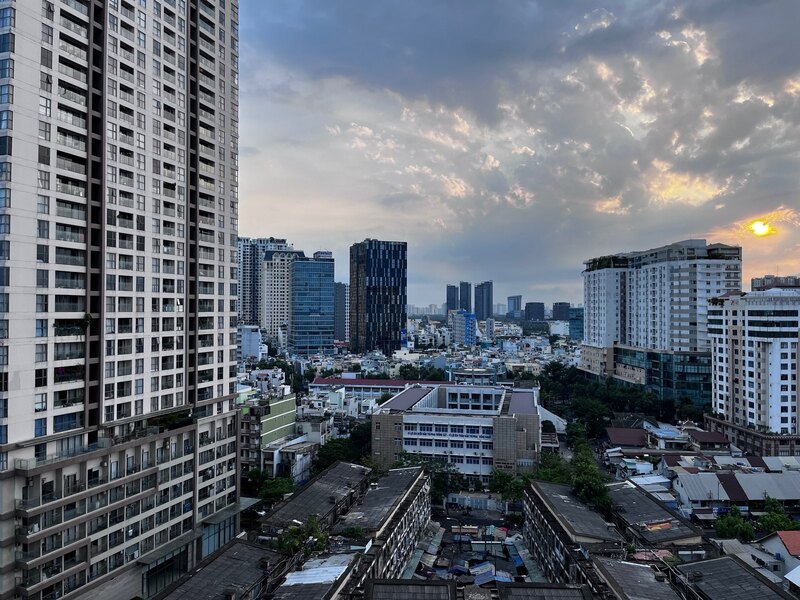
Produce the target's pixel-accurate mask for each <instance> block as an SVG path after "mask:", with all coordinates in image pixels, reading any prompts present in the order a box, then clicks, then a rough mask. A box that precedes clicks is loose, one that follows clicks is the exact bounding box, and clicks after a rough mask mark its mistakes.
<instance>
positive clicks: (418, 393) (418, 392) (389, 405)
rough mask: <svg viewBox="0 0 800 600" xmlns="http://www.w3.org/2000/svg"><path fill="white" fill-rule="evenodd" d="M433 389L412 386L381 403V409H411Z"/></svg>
mask: <svg viewBox="0 0 800 600" xmlns="http://www.w3.org/2000/svg"><path fill="white" fill-rule="evenodd" d="M432 390H433V388H432V387H410V388H408V389H405V390H403V391H402V392H400V393H399V394H397V395H396V396H394V397H393V398H391V399H389V400H387V401H386V402H384V403H383V404H381V406H380V408H381V410H410V409H411V408H412V407H413V406H414V405H415V404H416V403H417V402H419V401H420V400H422V399H423V398H424V397H425V396H427V395H428V394H430V393H431V391H432Z"/></svg>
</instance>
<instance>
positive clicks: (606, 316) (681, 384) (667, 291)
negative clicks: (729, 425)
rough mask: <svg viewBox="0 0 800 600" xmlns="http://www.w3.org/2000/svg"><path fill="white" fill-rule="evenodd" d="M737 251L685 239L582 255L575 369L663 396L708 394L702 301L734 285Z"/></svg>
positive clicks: (699, 398) (705, 312)
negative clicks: (639, 249)
mask: <svg viewBox="0 0 800 600" xmlns="http://www.w3.org/2000/svg"><path fill="white" fill-rule="evenodd" d="M741 255H742V250H741V248H740V247H738V246H727V245H724V244H706V241H705V240H686V241H682V242H677V243H675V244H671V245H669V246H662V247H660V248H654V249H652V250H645V251H643V252H631V253H626V254H616V255H613V256H603V257H599V258H594V259H591V260H588V261H586V262H585V263H584V264H585V269H584V271H583V284H584V285H583V290H584V296H583V298H584V301H583V306H584V334H583V348H582V350H581V365H580V368H581V369H583V370H585V371H587V372H589V373H593V374H601V375H610V376H612V377H618V378H620V379H624V380H625V381H627V382H630V383H638V384H642V385H645V386H646V387H647V388H648V389H651V390H652V391H654V392H656V393H657V394H659V395H660V396H661V397H662V398H678V397H680V396H687V397H690V398H692V399H693V400H695V401H696V402H698V403H701V402H704V401H707V400H710V399H711V357H710V350H711V342H710V338H709V335H708V302H709V300H710V299H712V298H715V297H718V296H721V295H723V294H725V293H728V292H731V291H734V290H738V289H740V287H741V283H742V272H741V269H742V261H741Z"/></svg>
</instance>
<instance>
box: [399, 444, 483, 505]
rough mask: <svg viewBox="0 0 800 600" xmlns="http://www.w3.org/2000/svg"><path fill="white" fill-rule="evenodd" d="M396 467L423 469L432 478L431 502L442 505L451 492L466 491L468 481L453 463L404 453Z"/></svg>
mask: <svg viewBox="0 0 800 600" xmlns="http://www.w3.org/2000/svg"><path fill="white" fill-rule="evenodd" d="M394 467H395V468H397V467H422V468H423V469H425V471H426V472H427V473H428V475H429V476H430V478H431V502H432V503H433V504H439V505H441V503H442V501H443V500H444V499H445V498H446V497H447V495H448V494H449V493H450V492H457V491H460V490H465V489H467V488H468V487H469V486H468V484H467V481H466V479H465V478H464V476H463V475H461V473H459V472H458V469H456V466H455V465H453V464H452V463H447V462H444V461H440V460H436V459H433V458H426V457H423V456H422V455H419V454H411V453H410V452H403V453H401V454H400V459H399V460H398V461H397V462H396V463H395V464H394Z"/></svg>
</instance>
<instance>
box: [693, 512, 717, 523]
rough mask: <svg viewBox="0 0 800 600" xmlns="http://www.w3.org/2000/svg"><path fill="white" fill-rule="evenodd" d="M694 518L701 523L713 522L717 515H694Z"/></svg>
mask: <svg viewBox="0 0 800 600" xmlns="http://www.w3.org/2000/svg"><path fill="white" fill-rule="evenodd" d="M694 516H695V517H697V518H698V519H700V520H701V521H715V520H716V519H717V515H715V514H714V513H694Z"/></svg>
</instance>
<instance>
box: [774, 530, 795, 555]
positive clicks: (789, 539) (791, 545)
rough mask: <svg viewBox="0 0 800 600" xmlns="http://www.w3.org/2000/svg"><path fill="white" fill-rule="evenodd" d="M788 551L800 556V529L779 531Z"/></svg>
mask: <svg viewBox="0 0 800 600" xmlns="http://www.w3.org/2000/svg"><path fill="white" fill-rule="evenodd" d="M777 534H778V537H779V538H781V541H782V542H783V545H784V546H786V551H787V552H788V553H789V554H791V555H792V556H800V531H778V532H777Z"/></svg>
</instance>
